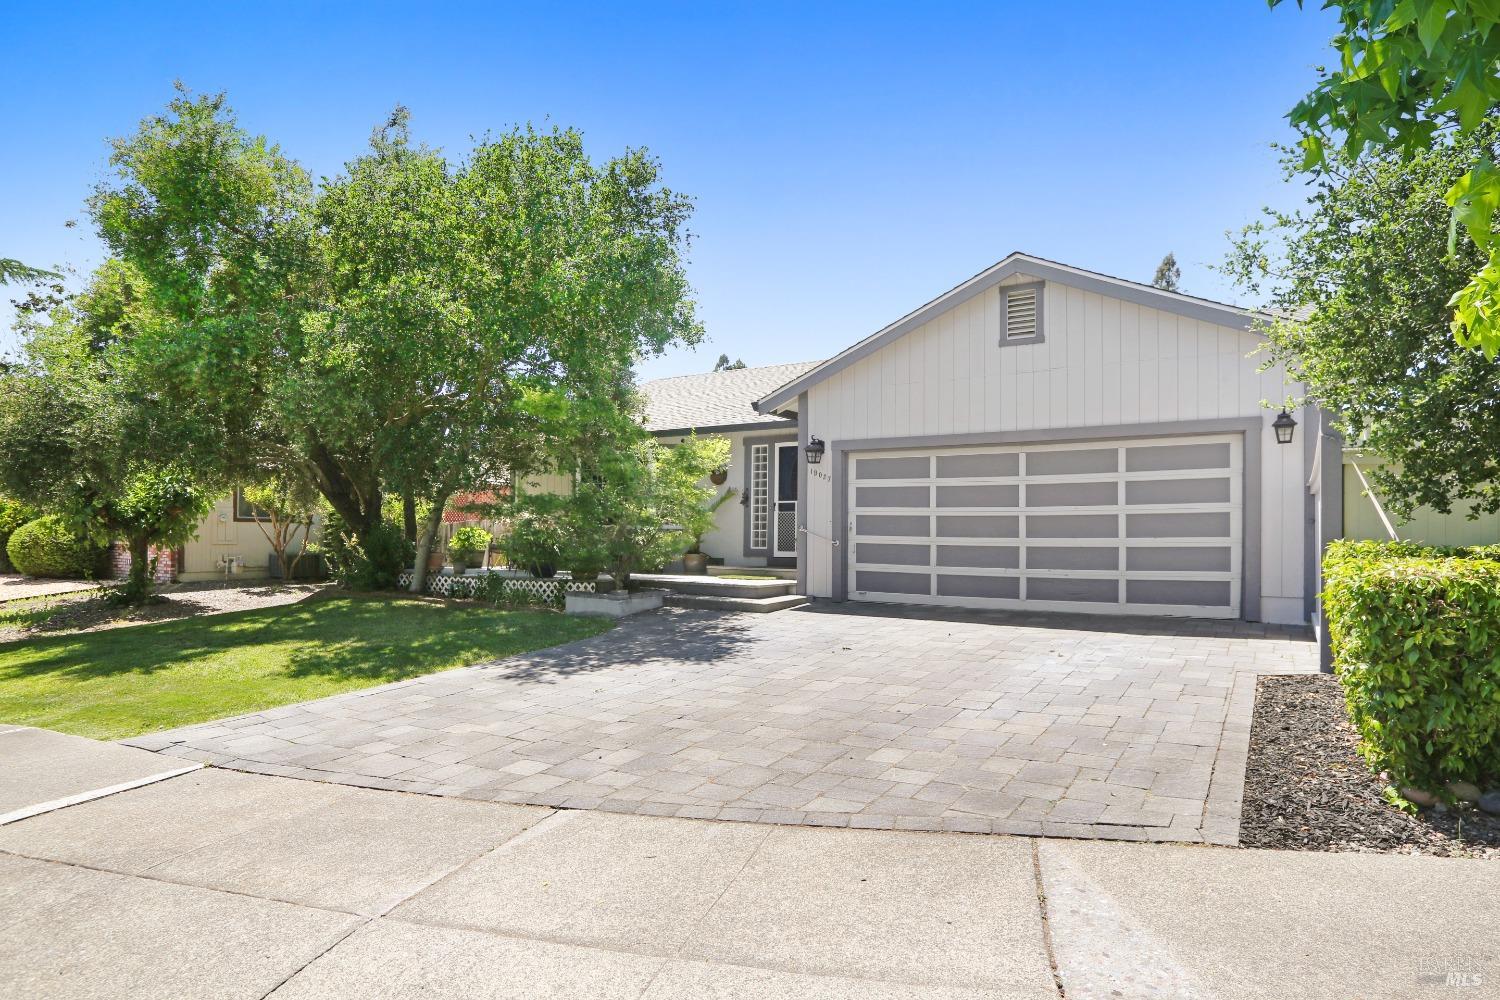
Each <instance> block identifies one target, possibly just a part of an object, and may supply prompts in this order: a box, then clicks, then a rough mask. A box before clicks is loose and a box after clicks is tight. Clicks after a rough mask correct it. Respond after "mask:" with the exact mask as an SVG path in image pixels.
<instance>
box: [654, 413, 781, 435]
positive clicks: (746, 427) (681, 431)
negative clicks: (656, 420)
mask: <svg viewBox="0 0 1500 1000" xmlns="http://www.w3.org/2000/svg"><path fill="white" fill-rule="evenodd" d="M795 426H797V418H796V417H781V416H778V418H777V419H776V420H752V421H749V422H748V423H743V424H709V425H706V426H703V427H674V428H671V429H669V430H660V431H657V430H650V429H647V431H646V433H648V434H650V435H651V436H652V437H687V436H688V435H690V434H733V433H735V432H737V431H775V430H777V429H778V428H781V427H787V428H792V427H795Z"/></svg>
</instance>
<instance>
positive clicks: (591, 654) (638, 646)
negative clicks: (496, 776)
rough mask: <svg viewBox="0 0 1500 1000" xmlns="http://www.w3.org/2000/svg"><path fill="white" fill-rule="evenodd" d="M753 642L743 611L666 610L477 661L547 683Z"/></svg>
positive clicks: (714, 657) (493, 671)
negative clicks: (533, 648) (522, 651)
mask: <svg viewBox="0 0 1500 1000" xmlns="http://www.w3.org/2000/svg"><path fill="white" fill-rule="evenodd" d="M756 641H757V640H756V638H755V635H754V625H753V622H751V621H748V620H747V619H746V617H745V616H743V615H735V614H718V613H714V612H706V611H679V610H672V609H668V610H665V611H659V612H656V613H654V614H647V615H638V616H634V617H631V618H626V619H624V620H623V621H622V622H621V623H620V624H619V625H618V626H616V627H615V628H614V629H613V630H611V631H609V632H606V633H604V634H603V635H599V636H594V637H593V638H589V639H581V640H579V641H577V642H570V643H568V644H567V645H563V646H554V647H552V648H550V649H545V650H540V651H538V652H536V653H530V654H526V655H523V656H520V657H516V658H514V659H509V660H501V661H499V662H496V663H487V664H482V665H481V666H480V669H482V670H483V671H484V672H485V673H486V674H487V675H489V676H492V677H494V678H496V679H503V680H508V681H519V682H522V683H540V684H550V683H553V682H556V681H558V680H562V679H565V678H568V677H575V676H579V675H582V674H590V673H597V672H600V671H605V670H618V669H628V668H630V667H632V666H640V665H643V664H647V663H659V662H661V661H664V660H672V661H679V662H683V663H691V664H701V663H713V662H716V661H718V660H723V659H727V658H730V657H734V656H739V655H742V654H743V653H744V652H745V651H747V650H748V649H749V648H750V647H751V646H753V645H754V644H755V643H756Z"/></svg>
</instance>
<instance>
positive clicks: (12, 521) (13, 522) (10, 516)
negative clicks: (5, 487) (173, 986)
mask: <svg viewBox="0 0 1500 1000" xmlns="http://www.w3.org/2000/svg"><path fill="white" fill-rule="evenodd" d="M40 516H41V511H39V510H36V509H35V508H34V507H30V506H27V505H26V504H24V503H22V502H21V501H19V500H12V499H10V498H9V497H0V573H9V572H10V571H11V570H12V569H13V568H14V567H12V566H11V562H10V557H9V556H8V555H6V552H5V547H6V545H8V544H9V543H10V536H11V535H13V534H15V531H16V529H17V528H19V527H20V526H21V525H23V524H25V523H26V522H27V521H34V520H36V519H37V518H38V517H40Z"/></svg>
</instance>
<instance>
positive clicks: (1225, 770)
mask: <svg viewBox="0 0 1500 1000" xmlns="http://www.w3.org/2000/svg"><path fill="white" fill-rule="evenodd" d="M1314 669H1316V647H1315V646H1314V645H1313V644H1312V643H1311V641H1310V640H1309V636H1308V635H1307V634H1306V632H1305V630H1299V629H1289V628H1282V627H1276V626H1263V625H1249V624H1245V623H1240V622H1228V623H1224V622H1206V621H1171V620H1149V619H1125V618H1100V617H1092V616H1090V617H1083V616H1040V615H1021V614H1013V613H999V612H988V613H986V612H979V613H964V612H950V611H946V610H945V611H940V612H930V611H918V610H910V609H897V608H892V607H881V606H870V607H855V608H851V607H850V606H848V605H831V606H814V607H811V608H806V609H801V610H797V611H788V612H781V613H779V614H775V615H768V616H759V617H758V616H748V615H716V614H711V613H707V612H693V611H665V612H661V613H656V614H652V615H646V616H640V617H637V618H635V619H631V620H628V621H627V622H625V623H624V624H622V625H621V626H620V627H619V628H617V629H616V630H614V631H613V632H610V633H608V634H606V635H603V636H600V637H598V638H594V639H589V640H585V641H582V642H577V643H572V644H570V645H567V646H560V647H556V648H554V649H551V650H545V651H541V652H539V653H534V654H530V655H528V656H525V657H521V658H517V659H512V660H506V661H502V662H499V663H494V664H488V665H484V666H478V667H471V668H467V669H464V670H455V671H450V672H447V673H442V674H435V675H430V676H427V677H421V678H417V679H414V680H410V681H404V682H401V683H398V684H393V685H388V686H386V687H381V688H373V689H368V690H364V691H358V692H352V693H350V694H345V695H339V696H337V697H333V698H328V699H324V700H322V701H315V702H309V703H306V704H302V705H292V706H287V707H284V708H277V709H273V710H271V711H267V712H261V713H258V714H255V715H248V716H243V717H240V718H235V719H230V720H226V721H222V722H216V723H210V724H206V725H199V726H193V727H189V728H185V729H179V730H175V731H172V732H168V733H161V734H155V735H152V736H146V737H140V738H137V739H135V740H131V741H130V742H131V743H132V744H134V745H136V746H141V747H146V748H148V749H155V750H165V751H169V752H170V753H173V754H176V755H178V756H183V757H188V758H191V759H195V760H206V761H210V762H213V763H215V764H219V765H222V766H227V767H231V768H237V769H241V770H247V771H255V772H260V773H267V774H275V775H286V776H293V777H305V778H315V779H320V780H324V781H335V782H341V783H345V784H354V785H363V786H368V787H378V788H392V789H400V790H405V791H415V792H427V793H433V794H439V795H452V796H460V797H465V798H476V799H487V800H493V801H500V802H513V803H531V804H536V805H550V806H562V807H567V808H584V809H605V810H611V811H617V812H635V813H645V814H651V815H676V816H686V817H694V818H708V819H726V820H746V821H761V822H771V823H788V824H804V823H805V824H812V825H825V826H853V827H873V828H892V829H946V830H957V831H966V832H1001V833H1027V834H1049V835H1063V836H1083V837H1114V838H1123V839H1152V840H1182V841H1195V840H1207V841H1210V842H1218V843H1232V842H1234V840H1235V838H1236V836H1237V832H1238V822H1239V807H1240V794H1241V787H1242V781H1243V777H1244V766H1245V753H1246V749H1247V747H1248V740H1249V726H1250V713H1251V708H1252V704H1253V697H1254V678H1255V675H1256V674H1257V673H1262V672H1291V671H1309V670H1314Z"/></svg>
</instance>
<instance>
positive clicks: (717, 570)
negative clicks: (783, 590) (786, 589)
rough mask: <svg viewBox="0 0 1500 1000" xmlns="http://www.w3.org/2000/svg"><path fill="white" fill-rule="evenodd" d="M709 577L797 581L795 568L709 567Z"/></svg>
mask: <svg viewBox="0 0 1500 1000" xmlns="http://www.w3.org/2000/svg"><path fill="white" fill-rule="evenodd" d="M708 575H709V576H763V577H771V578H774V579H777V580H795V579H797V569H796V567H795V566H710V567H708Z"/></svg>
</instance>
